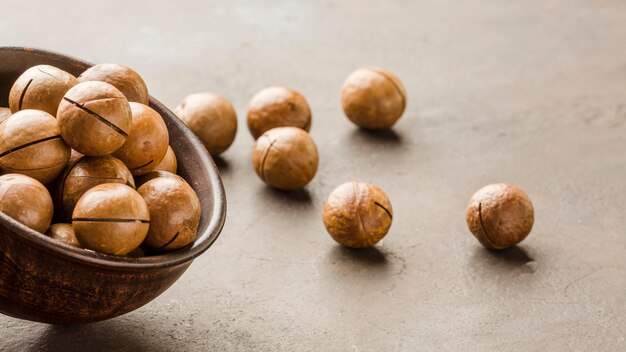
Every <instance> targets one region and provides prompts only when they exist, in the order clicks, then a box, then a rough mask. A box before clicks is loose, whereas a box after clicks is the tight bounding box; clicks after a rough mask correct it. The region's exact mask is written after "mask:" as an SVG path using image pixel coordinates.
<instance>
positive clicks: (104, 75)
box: [78, 64, 150, 105]
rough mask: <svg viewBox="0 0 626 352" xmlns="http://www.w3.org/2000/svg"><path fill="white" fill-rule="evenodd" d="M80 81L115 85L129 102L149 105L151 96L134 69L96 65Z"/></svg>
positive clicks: (80, 77)
mask: <svg viewBox="0 0 626 352" xmlns="http://www.w3.org/2000/svg"><path fill="white" fill-rule="evenodd" d="M78 81H80V82H86V81H102V82H106V83H109V84H111V85H113V86H114V87H115V88H117V89H119V90H120V92H122V93H123V94H124V96H126V99H128V101H132V102H136V103H141V104H145V105H148V102H149V99H150V96H149V95H148V87H147V86H146V82H144V80H143V78H141V76H140V75H139V74H138V73H137V72H136V71H135V70H133V69H132V68H130V67H128V66H124V65H118V64H98V65H94V66H92V67H90V68H88V69H87V70H85V72H83V73H82V74H81V75H80V76H78Z"/></svg>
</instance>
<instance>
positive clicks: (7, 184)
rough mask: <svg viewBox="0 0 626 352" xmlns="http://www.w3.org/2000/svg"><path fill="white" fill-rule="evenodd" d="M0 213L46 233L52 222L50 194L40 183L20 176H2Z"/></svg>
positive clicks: (0, 178)
mask: <svg viewBox="0 0 626 352" xmlns="http://www.w3.org/2000/svg"><path fill="white" fill-rule="evenodd" d="M0 212H3V213H5V214H6V215H8V216H10V217H12V218H13V219H15V220H17V221H18V222H20V223H22V224H24V225H26V226H28V227H30V228H31V229H33V230H35V231H37V232H41V233H44V232H46V230H47V229H48V227H49V226H50V222H51V221H52V213H53V205H52V198H51V197H50V193H49V192H48V190H47V189H46V187H44V185H42V184H41V183H40V182H39V181H37V180H35V179H34V178H32V177H28V176H25V175H20V174H6V175H3V176H0Z"/></svg>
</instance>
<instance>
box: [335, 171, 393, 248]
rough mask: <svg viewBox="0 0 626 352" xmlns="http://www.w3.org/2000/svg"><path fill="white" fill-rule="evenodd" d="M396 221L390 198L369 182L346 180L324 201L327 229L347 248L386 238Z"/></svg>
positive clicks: (369, 244) (362, 245) (373, 242)
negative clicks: (393, 222) (394, 220)
mask: <svg viewBox="0 0 626 352" xmlns="http://www.w3.org/2000/svg"><path fill="white" fill-rule="evenodd" d="M392 220H393V209H392V207H391V202H390V201H389V197H387V195H386V194H385V193H384V192H383V191H382V190H381V189H380V188H378V187H376V186H374V185H372V184H369V183H365V182H348V183H344V184H342V185H340V186H339V187H337V188H335V189H334V190H333V191H332V192H331V193H330V195H329V196H328V199H327V200H326V203H324V210H323V221H324V226H325V227H326V231H328V233H329V234H330V236H331V237H332V238H333V239H334V240H335V241H337V242H338V243H340V244H342V245H344V246H346V247H351V248H364V247H369V246H371V245H373V244H375V243H376V242H378V241H380V240H381V239H382V238H383V237H385V235H386V234H387V232H388V231H389V228H390V227H391V222H392Z"/></svg>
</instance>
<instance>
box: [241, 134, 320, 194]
mask: <svg viewBox="0 0 626 352" xmlns="http://www.w3.org/2000/svg"><path fill="white" fill-rule="evenodd" d="M318 163H319V156H318V153H317V147H316V146H315V142H314V141H313V138H311V136H310V135H309V134H308V133H307V132H306V131H304V130H302V129H300V128H297V127H278V128H274V129H271V130H269V131H267V132H265V133H264V134H263V135H262V136H261V137H259V139H257V141H256V143H255V145H254V149H253V151H252V165H253V166H254V170H255V171H256V173H257V175H258V176H259V177H260V178H261V180H263V182H265V183H266V184H267V185H269V186H271V187H274V188H277V189H281V190H295V189H300V188H302V187H304V186H306V185H307V184H308V183H309V182H310V181H311V180H312V179H313V177H315V174H316V173H317V166H318Z"/></svg>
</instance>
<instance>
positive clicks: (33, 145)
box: [0, 110, 71, 184]
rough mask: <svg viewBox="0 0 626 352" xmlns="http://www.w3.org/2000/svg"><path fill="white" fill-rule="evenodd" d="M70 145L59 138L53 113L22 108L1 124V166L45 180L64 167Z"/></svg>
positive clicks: (57, 126) (68, 156)
mask: <svg viewBox="0 0 626 352" xmlns="http://www.w3.org/2000/svg"><path fill="white" fill-rule="evenodd" d="M70 153H71V151H70V147H68V146H67V144H65V142H64V141H63V139H61V132H60V131H59V125H58V123H57V120H56V119H55V118H54V116H52V115H50V114H48V113H47V112H44V111H40V110H21V111H18V112H16V113H15V114H13V115H11V117H9V118H8V119H6V120H5V121H4V122H3V123H2V124H0V169H1V170H2V171H3V172H4V173H20V174H24V175H27V176H30V177H32V178H34V179H36V180H37V181H39V182H41V183H43V184H48V183H50V182H52V181H54V179H56V177H57V176H59V174H60V173H61V172H62V171H63V169H64V168H65V166H66V165H67V163H68V161H69V158H70Z"/></svg>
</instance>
